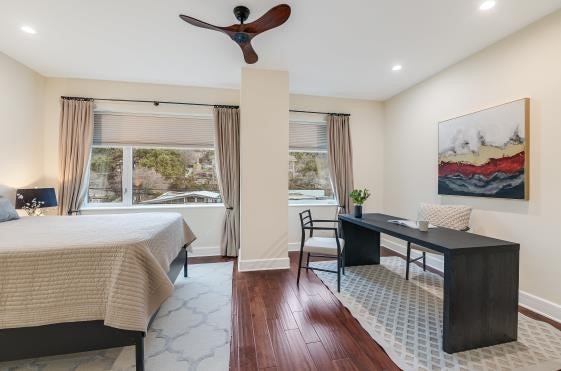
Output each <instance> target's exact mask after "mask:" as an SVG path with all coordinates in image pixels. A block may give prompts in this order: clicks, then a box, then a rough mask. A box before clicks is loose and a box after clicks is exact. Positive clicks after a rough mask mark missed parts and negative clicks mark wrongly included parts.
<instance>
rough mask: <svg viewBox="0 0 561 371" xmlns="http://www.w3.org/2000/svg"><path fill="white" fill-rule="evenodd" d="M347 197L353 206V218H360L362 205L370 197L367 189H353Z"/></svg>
mask: <svg viewBox="0 0 561 371" xmlns="http://www.w3.org/2000/svg"><path fill="white" fill-rule="evenodd" d="M349 196H350V197H351V199H352V200H353V204H354V205H355V218H362V204H363V203H364V201H366V200H367V199H368V197H370V192H369V191H368V189H366V188H364V189H353V191H352V192H351V193H349Z"/></svg>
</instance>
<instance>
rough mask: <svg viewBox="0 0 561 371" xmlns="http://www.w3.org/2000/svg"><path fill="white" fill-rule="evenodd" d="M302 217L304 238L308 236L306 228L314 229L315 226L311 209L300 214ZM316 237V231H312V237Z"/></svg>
mask: <svg viewBox="0 0 561 371" xmlns="http://www.w3.org/2000/svg"><path fill="white" fill-rule="evenodd" d="M299 215H300V227H301V228H302V236H304V235H305V234H306V230H305V229H304V227H313V226H314V221H313V219H312V212H311V211H310V209H308V210H304V211H302V212H301V213H299ZM313 236H314V230H313V229H310V237H313Z"/></svg>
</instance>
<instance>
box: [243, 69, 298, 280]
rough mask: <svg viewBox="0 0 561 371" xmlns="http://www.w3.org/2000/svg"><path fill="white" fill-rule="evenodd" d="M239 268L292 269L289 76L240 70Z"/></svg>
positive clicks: (281, 73) (284, 73) (276, 72)
mask: <svg viewBox="0 0 561 371" xmlns="http://www.w3.org/2000/svg"><path fill="white" fill-rule="evenodd" d="M240 96H241V99H240V112H241V113H240V170H241V172H240V188H241V189H240V256H239V259H238V269H239V270H240V271H244V270H259V269H271V268H276V269H278V268H288V267H289V261H288V219H287V210H288V208H287V202H288V201H287V198H288V196H287V193H288V192H287V187H288V104H289V101H288V73H287V72H283V71H267V70H258V69H253V68H243V69H242V83H241V91H240Z"/></svg>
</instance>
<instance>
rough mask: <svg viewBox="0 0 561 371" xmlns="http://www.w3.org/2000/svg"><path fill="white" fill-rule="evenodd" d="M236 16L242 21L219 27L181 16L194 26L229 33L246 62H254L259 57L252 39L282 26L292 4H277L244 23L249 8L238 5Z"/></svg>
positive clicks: (288, 15)
mask: <svg viewBox="0 0 561 371" xmlns="http://www.w3.org/2000/svg"><path fill="white" fill-rule="evenodd" d="M234 16H235V17H236V18H237V19H238V21H240V24H234V25H231V26H228V27H219V26H214V25H212V24H209V23H206V22H203V21H199V20H198V19H195V18H193V17H189V16H186V15H183V14H180V15H179V17H180V18H181V19H183V20H184V21H185V22H187V23H189V24H192V25H193V26H197V27H202V28H207V29H209V30H214V31H219V32H222V33H225V34H226V35H228V36H229V37H230V38H231V39H232V40H234V42H235V43H237V44H238V45H239V46H240V48H241V49H242V52H243V56H244V59H245V62H246V63H248V64H253V63H255V62H257V60H258V59H259V58H258V57H257V53H256V52H255V50H253V46H252V45H251V40H252V39H253V38H254V37H255V36H257V35H259V34H260V33H262V32H265V31H268V30H270V29H273V28H275V27H278V26H280V25H281V24H283V23H284V22H286V20H287V19H288V17H290V6H288V5H286V4H281V5H277V6H275V7H273V8H271V9H270V10H269V11H268V12H267V13H265V14H264V15H263V16H262V17H261V18H259V19H258V20H256V21H253V22H251V23H247V24H246V23H244V22H245V21H246V20H247V18H248V17H249V9H248V8H247V7H245V6H237V7H235V8H234Z"/></svg>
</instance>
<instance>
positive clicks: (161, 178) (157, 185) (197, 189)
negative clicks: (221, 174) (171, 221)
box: [132, 148, 222, 204]
mask: <svg viewBox="0 0 561 371" xmlns="http://www.w3.org/2000/svg"><path fill="white" fill-rule="evenodd" d="M214 169H215V166H214V150H190V149H162V148H159V149H154V148H134V149H133V181H132V192H133V194H132V203H133V204H187V203H201V202H202V203H218V202H222V200H221V198H220V193H219V191H218V180H217V179H216V173H215V171H214Z"/></svg>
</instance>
